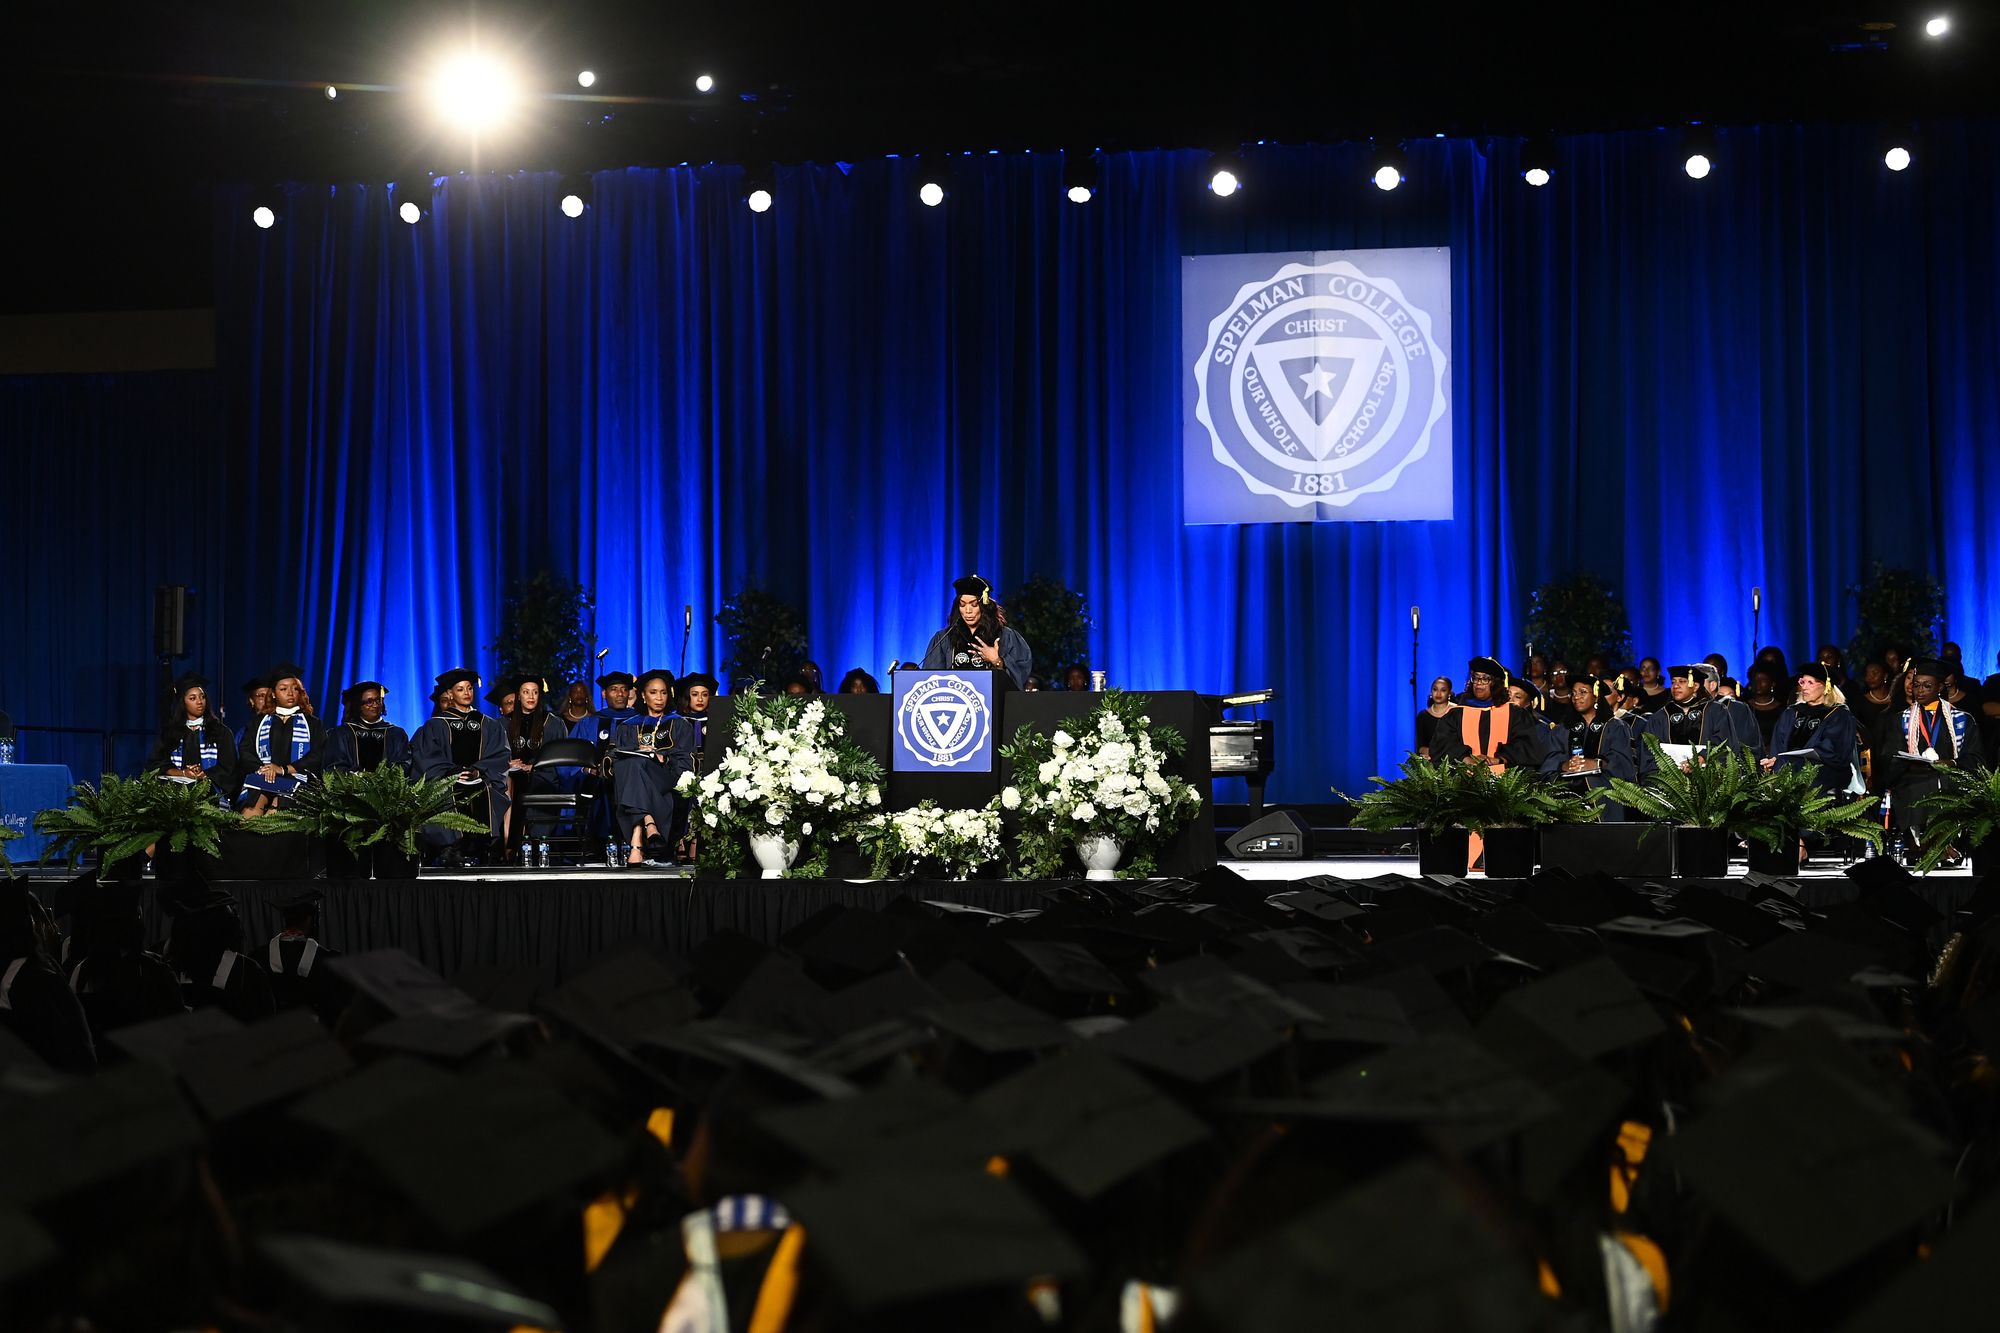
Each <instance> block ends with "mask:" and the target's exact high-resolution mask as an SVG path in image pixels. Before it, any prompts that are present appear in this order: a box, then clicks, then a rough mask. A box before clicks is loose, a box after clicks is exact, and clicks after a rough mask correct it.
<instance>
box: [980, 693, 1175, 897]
mask: <svg viewBox="0 0 2000 1333" xmlns="http://www.w3.org/2000/svg"><path fill="white" fill-rule="evenodd" d="M1144 707H1145V705H1144V704H1143V703H1141V702H1140V701H1139V700H1138V699H1136V698H1133V697H1132V696H1131V695H1128V694H1125V693H1123V692H1122V691H1119V690H1107V691H1106V692H1105V694H1104V697H1103V699H1102V700H1100V701H1099V703H1098V705H1097V707H1096V708H1095V709H1093V710H1092V711H1091V713H1090V715H1089V716H1088V717H1087V718H1085V719H1084V722H1083V725H1082V726H1081V727H1080V728H1079V730H1078V734H1076V735H1071V734H1070V733H1069V732H1068V731H1067V730H1058V731H1057V732H1056V733H1055V734H1054V735H1053V736H1044V735H1042V734H1041V733H1039V732H1036V731H1032V730H1030V729H1029V728H1027V727H1023V728H1021V730H1019V731H1017V732H1016V733H1014V740H1013V743H1012V744H1010V745H1006V746H1003V747H1001V753H1002V754H1004V755H1005V756H1006V757H1007V759H1008V760H1009V761H1010V762H1011V763H1012V764H1013V766H1014V779H1015V781H1014V785H1013V786H1010V787H1006V788H1004V789H1002V791H1001V792H1000V806H1001V808H1002V809H1003V810H1005V811H1007V812H1008V813H1010V814H1015V813H1018V816H1019V819H1020V824H1021V834H1020V838H1019V839H1018V843H1017V848H1018V850H1017V853H1016V858H1015V867H1016V870H1017V872H1018V873H1019V874H1021V875H1023V876H1024V877H1027V878H1032V879H1044V878H1047V877H1049V876H1051V875H1054V874H1055V873H1056V872H1057V870H1058V869H1060V868H1061V866H1062V864H1063V862H1064V860H1065V859H1066V858H1072V857H1073V856H1074V854H1075V849H1076V844H1077V842H1078V841H1079V840H1081V839H1083V838H1087V837H1100V836H1109V837H1114V838H1117V839H1118V840H1119V841H1120V842H1121V843H1123V844H1124V847H1125V861H1124V865H1123V867H1122V870H1121V873H1123V874H1126V875H1128V876H1144V875H1148V874H1150V873H1151V872H1152V869H1153V854H1154V852H1155V851H1156V850H1157V849H1158V848H1159V846H1160V845H1161V844H1162V843H1164V842H1165V841H1167V840H1168V839H1169V838H1171V837H1173V836H1174V835H1175V834H1176V833H1178V832H1179V831H1180V829H1181V826H1182V825H1183V824H1185V823H1186V822H1187V821H1188V820H1189V819H1190V818H1192V817H1193V815H1194V814H1195V813H1196V812H1197V811H1198V810H1200V809H1201V793H1200V792H1199V791H1198V790H1196V788H1195V787H1194V786H1193V784H1191V783H1189V782H1187V781H1186V780H1184V779H1182V778H1177V777H1174V776H1172V775H1171V774H1169V773H1168V772H1167V771H1166V765H1167V761H1168V760H1169V759H1171V758H1172V757H1173V756H1175V755H1178V754H1181V753H1182V752H1184V751H1185V750H1186V748H1187V740H1186V738H1185V737H1183V736H1182V735H1181V734H1180V733H1179V732H1177V731H1175V730H1174V729H1173V728H1172V727H1165V726H1154V725H1153V720H1152V719H1151V718H1150V717H1148V716H1146V714H1145V712H1144V711H1143V709H1144Z"/></svg>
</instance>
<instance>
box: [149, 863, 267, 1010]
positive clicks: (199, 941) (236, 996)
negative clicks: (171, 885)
mask: <svg viewBox="0 0 2000 1333" xmlns="http://www.w3.org/2000/svg"><path fill="white" fill-rule="evenodd" d="M160 906H161V907H162V908H164V909H165V911H166V913H167V916H168V917H169V918H170V920H171V921H172V925H171V926H169V928H168V934H167V949H166V956H167V962H168V964H169V965H171V966H172V967H173V969H174V971H175V973H176V974H178V976H179V977H180V983H181V987H182V995H183V997H184V998H185V999H186V1001H187V1006H188V1008H190V1009H208V1008H216V1009H220V1010H222V1011H223V1012H224V1013H226V1014H228V1015H229V1016H230V1017H231V1018H233V1019H235V1020H236V1021H237V1022H239V1023H254V1022H256V1021H257V1020H258V1019H260V1018H269V1017H270V1016H271V1015H272V1014H274V1013H276V1012H277V1009H276V1006H275V1004H274V1003H273V1001H272V998H271V974H270V973H268V972H266V971H265V970H264V966H263V964H261V963H259V962H258V961H257V960H256V959H255V958H250V957H247V956H245V955H244V954H243V952H242V949H243V921H242V918H240V917H239V916H237V914H236V900H235V899H234V898H232V897H231V896H230V895H229V894H228V892H227V891H225V890H222V889H218V888H214V887H212V886H208V885H200V886H194V887H190V888H187V889H184V890H183V891H181V892H179V893H174V894H170V895H166V896H164V897H163V898H162V899H161V902H160Z"/></svg>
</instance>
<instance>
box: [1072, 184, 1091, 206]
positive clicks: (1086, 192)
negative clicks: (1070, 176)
mask: <svg viewBox="0 0 2000 1333" xmlns="http://www.w3.org/2000/svg"><path fill="white" fill-rule="evenodd" d="M1068 193H1069V201H1070V202H1071V203H1072V204H1087V203H1089V202H1090V187H1089V186H1088V185H1072V186H1070V187H1069V191H1068Z"/></svg>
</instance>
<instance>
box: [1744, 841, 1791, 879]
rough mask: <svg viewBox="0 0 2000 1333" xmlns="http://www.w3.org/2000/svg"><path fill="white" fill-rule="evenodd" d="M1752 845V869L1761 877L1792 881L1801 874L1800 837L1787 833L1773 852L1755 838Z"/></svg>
mask: <svg viewBox="0 0 2000 1333" xmlns="http://www.w3.org/2000/svg"><path fill="white" fill-rule="evenodd" d="M1749 843H1750V869H1751V870H1753V871H1755V872H1756V873H1757V874H1759V875H1771V876H1774V877H1776V878H1778V879H1790V878H1792V877H1793V876H1794V875H1796V874H1798V873H1799V835H1798V834H1796V833H1787V834H1786V835H1785V837H1784V838H1783V840H1781V841H1780V842H1779V843H1778V850H1777V851H1775V852H1774V851H1772V850H1771V849H1770V848H1768V847H1766V846H1765V845H1764V844H1763V843H1761V842H1758V841H1757V840H1756V839H1755V838H1752V839H1750V840H1749Z"/></svg>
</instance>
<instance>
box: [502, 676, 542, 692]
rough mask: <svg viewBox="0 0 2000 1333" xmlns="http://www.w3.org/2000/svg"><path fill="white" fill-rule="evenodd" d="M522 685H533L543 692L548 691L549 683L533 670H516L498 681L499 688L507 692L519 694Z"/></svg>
mask: <svg viewBox="0 0 2000 1333" xmlns="http://www.w3.org/2000/svg"><path fill="white" fill-rule="evenodd" d="M523 685H533V686H534V687H535V688H536V689H538V690H540V691H541V692H542V693H543V694H547V693H548V692H549V683H548V682H547V681H545V680H543V679H542V678H541V677H540V676H538V675H535V674H534V673H533V672H526V671H517V672H515V673H514V674H513V675H511V676H508V677H507V678H506V679H504V680H502V681H501V682H500V688H501V689H503V690H505V691H506V692H507V693H509V694H519V693H520V692H521V687H522V686H523Z"/></svg>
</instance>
